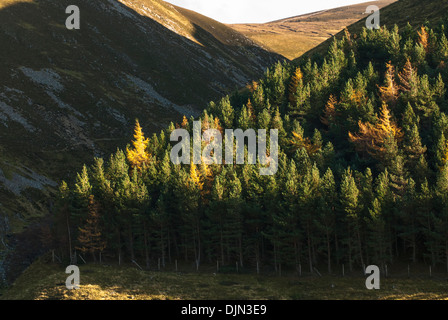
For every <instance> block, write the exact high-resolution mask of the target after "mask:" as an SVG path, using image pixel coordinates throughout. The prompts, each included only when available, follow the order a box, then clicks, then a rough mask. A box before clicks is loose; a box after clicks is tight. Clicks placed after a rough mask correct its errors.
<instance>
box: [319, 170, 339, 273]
mask: <svg viewBox="0 0 448 320" xmlns="http://www.w3.org/2000/svg"><path fill="white" fill-rule="evenodd" d="M336 201H337V190H336V183H335V180H334V176H333V172H332V171H331V169H330V168H328V169H327V171H326V172H325V174H324V175H323V177H322V179H321V180H320V184H319V198H318V202H317V206H318V207H317V214H318V218H317V219H316V224H317V227H318V229H319V231H320V232H322V233H323V234H324V235H325V247H326V255H327V268H328V273H329V274H331V271H332V269H331V254H332V251H331V247H332V239H333V235H334V232H335V223H336V214H335V204H336Z"/></svg>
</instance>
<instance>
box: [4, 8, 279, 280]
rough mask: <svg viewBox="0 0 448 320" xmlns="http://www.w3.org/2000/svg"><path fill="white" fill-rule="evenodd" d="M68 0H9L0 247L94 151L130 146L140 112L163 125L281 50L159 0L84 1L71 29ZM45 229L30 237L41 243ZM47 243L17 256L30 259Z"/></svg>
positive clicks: (193, 111)
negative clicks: (269, 49)
mask: <svg viewBox="0 0 448 320" xmlns="http://www.w3.org/2000/svg"><path fill="white" fill-rule="evenodd" d="M70 4H72V3H71V2H70V1H67V0H62V1H53V0H8V1H5V0H2V1H0V45H1V46H2V50H0V61H1V64H0V74H1V76H0V141H1V142H0V189H1V192H0V215H1V217H2V219H0V221H1V223H0V240H1V241H0V252H2V254H4V253H5V250H4V249H8V250H9V249H11V248H12V247H14V246H15V245H16V244H15V240H18V239H19V238H21V237H18V238H17V237H16V236H14V235H15V234H17V233H18V232H20V231H22V230H25V229H26V228H27V226H28V225H29V224H30V223H34V222H35V221H38V220H39V219H40V218H41V217H43V216H45V215H46V213H47V212H48V211H49V209H51V207H52V202H51V200H50V197H49V193H51V192H53V191H54V190H55V189H54V188H55V187H56V186H57V184H58V183H59V181H60V179H62V178H65V177H69V176H71V175H72V174H73V172H74V171H73V170H74V169H75V168H77V167H78V166H79V165H80V164H82V163H83V162H85V161H87V160H88V159H90V158H91V157H92V156H100V155H105V154H109V153H110V152H112V151H114V150H116V147H117V146H121V147H124V145H125V144H126V143H127V141H128V138H129V134H130V132H129V131H128V128H129V125H130V124H132V123H133V122H134V120H135V118H136V117H139V118H141V119H144V120H145V121H144V126H145V132H146V133H147V134H150V133H154V132H160V130H161V129H162V128H164V127H166V126H167V125H168V124H169V122H170V121H176V122H178V121H180V120H181V119H182V116H183V115H187V116H190V115H198V114H199V112H200V110H202V109H203V108H204V107H205V106H206V104H207V103H208V102H209V101H210V100H212V99H216V98H217V97H220V96H222V95H223V94H226V93H229V92H231V91H232V90H234V89H235V88H239V87H242V86H244V85H245V84H246V83H247V82H248V81H250V80H251V79H254V78H258V77H260V76H261V75H262V74H263V72H264V71H265V69H266V68H267V67H268V66H270V65H271V64H272V63H274V62H275V61H277V59H278V58H279V56H278V55H275V54H272V53H269V52H266V51H264V50H263V49H261V48H260V47H259V46H257V45H256V44H254V43H253V42H252V41H251V40H249V39H247V38H245V37H244V36H243V35H241V34H239V33H238V32H236V31H234V30H232V29H230V28H229V27H227V26H224V25H222V24H220V23H218V22H216V21H214V20H211V19H208V18H205V17H203V16H201V15H198V14H194V13H192V12H187V11H185V10H182V9H180V8H176V7H173V6H172V5H170V4H168V3H165V2H163V1H160V0H133V1H117V0H98V1H87V0H80V1H77V5H78V6H79V7H80V11H81V29H80V30H67V29H66V27H65V19H66V18H67V17H68V15H67V14H65V9H66V7H67V6H68V5H70ZM35 233H36V232H35V231H31V229H30V231H29V234H28V235H24V236H23V237H22V238H29V237H33V239H34V240H33V241H31V242H33V243H35V242H36V241H38V239H35V238H36V237H37V236H36V235H35ZM8 250H6V251H8ZM27 250H28V249H23V248H22V250H20V251H21V252H25V251H27ZM33 250H34V249H33ZM33 250H30V251H33ZM38 253H39V249H36V250H34V252H30V253H29V255H30V256H29V257H28V256H27V257H20V256H17V257H15V259H16V260H17V263H20V264H24V265H26V264H28V263H29V261H31V260H32V256H35V255H36V254H38ZM2 254H0V256H2ZM27 255H28V253H27ZM2 261H3V259H0V278H2V277H3V272H2V271H3V270H4V268H3V267H2ZM5 268H6V267H5ZM21 268H22V267H17V268H14V269H17V270H18V271H17V272H19V271H20V269H21Z"/></svg>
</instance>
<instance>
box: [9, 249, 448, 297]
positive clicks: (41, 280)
mask: <svg viewBox="0 0 448 320" xmlns="http://www.w3.org/2000/svg"><path fill="white" fill-rule="evenodd" d="M182 268H184V269H187V267H182ZM167 269H174V266H171V267H168V268H167ZM67 276H68V275H67V274H65V267H62V266H61V265H58V264H53V263H50V256H49V255H46V256H43V257H41V258H40V259H39V260H37V261H36V262H35V263H34V264H33V265H31V266H30V267H29V268H28V269H27V270H26V271H25V272H24V273H23V274H22V275H21V276H20V277H19V278H18V279H17V281H16V282H15V283H14V285H13V286H11V288H10V289H9V290H8V291H4V292H3V295H2V296H0V299H2V300H47V299H49V300H53V299H57V300H309V299H313V300H327V299H329V300H425V299H431V300H437V299H441V300H448V294H447V289H448V283H447V282H446V279H441V278H439V279H436V278H433V279H430V278H429V277H428V276H422V277H419V278H413V279H407V278H404V277H403V278H387V279H384V278H382V279H381V288H380V290H367V289H366V287H365V278H363V277H361V276H353V277H352V276H350V277H348V276H347V277H341V276H325V275H324V276H323V277H317V276H303V277H297V276H282V277H278V276H267V275H262V276H258V275H256V274H230V273H228V274H220V273H218V274H214V273H213V268H212V267H211V268H210V270H208V271H206V270H204V271H202V272H200V273H196V272H194V271H193V270H191V272H174V271H163V272H157V271H141V270H139V269H137V268H136V267H135V266H123V267H117V266H109V265H98V264H97V265H94V264H87V265H81V266H80V286H81V288H80V289H79V290H67V288H66V287H65V280H66V278H67Z"/></svg>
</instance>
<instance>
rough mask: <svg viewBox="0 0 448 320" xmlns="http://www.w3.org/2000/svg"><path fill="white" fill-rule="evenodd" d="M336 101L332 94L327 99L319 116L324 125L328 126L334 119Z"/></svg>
mask: <svg viewBox="0 0 448 320" xmlns="http://www.w3.org/2000/svg"><path fill="white" fill-rule="evenodd" d="M337 103H338V100H337V99H336V97H335V96H334V95H332V94H331V95H330V98H329V99H328V102H327V104H326V105H325V110H324V115H323V116H322V117H321V118H320V121H321V122H322V123H323V124H324V125H326V126H329V125H330V123H331V122H332V121H333V120H334V118H335V116H336V104H337Z"/></svg>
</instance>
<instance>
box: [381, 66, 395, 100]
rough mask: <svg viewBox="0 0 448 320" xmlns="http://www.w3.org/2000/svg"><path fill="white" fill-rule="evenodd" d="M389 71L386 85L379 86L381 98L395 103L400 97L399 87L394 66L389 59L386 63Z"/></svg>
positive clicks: (385, 81)
mask: <svg viewBox="0 0 448 320" xmlns="http://www.w3.org/2000/svg"><path fill="white" fill-rule="evenodd" d="M386 67H387V71H386V77H385V80H384V86H378V88H379V90H380V97H381V100H382V101H384V102H387V103H394V102H395V101H396V100H397V98H398V87H397V85H396V83H395V70H394V66H393V65H392V64H391V62H390V61H389V62H388V63H387V64H386Z"/></svg>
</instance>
